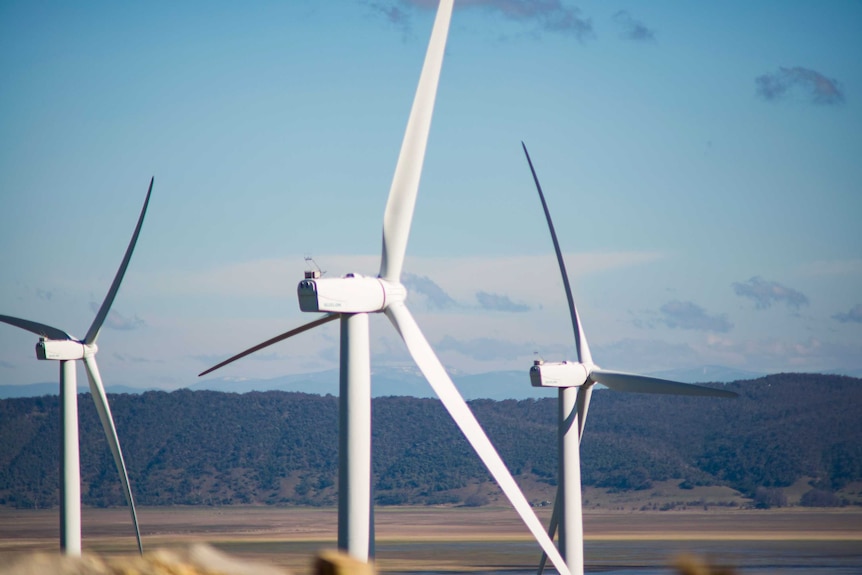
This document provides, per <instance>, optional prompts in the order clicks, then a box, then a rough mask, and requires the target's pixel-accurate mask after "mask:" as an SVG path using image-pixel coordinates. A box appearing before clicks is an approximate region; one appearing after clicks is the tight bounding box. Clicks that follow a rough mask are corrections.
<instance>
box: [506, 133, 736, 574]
mask: <svg viewBox="0 0 862 575" xmlns="http://www.w3.org/2000/svg"><path fill="white" fill-rule="evenodd" d="M521 146H522V147H523V148H524V155H526V157H527V163H528V164H529V165H530V172H531V173H532V174H533V181H534V182H535V183H536V190H538V192H539V199H540V200H541V201H542V209H543V210H544V211H545V219H546V220H547V221H548V229H549V230H550V232H551V240H552V241H553V243H554V251H555V252H556V254H557V263H558V264H559V266H560V274H561V275H562V277H563V286H564V287H565V290H566V299H567V300H568V304H569V314H570V315H571V319H572V329H573V331H574V335H575V349H576V351H577V357H578V361H576V362H571V361H563V362H544V361H541V360H537V361H535V362H534V364H533V366H532V367H531V368H530V382H531V383H532V385H533V386H534V387H556V388H558V400H557V417H558V421H559V429H558V434H559V437H558V440H559V458H560V462H559V471H558V473H559V478H558V481H557V497H556V500H555V502H554V511H553V513H552V515H551V524H550V527H549V529H548V535H549V536H550V537H552V538H553V536H554V532H555V531H556V530H557V526H558V524H559V529H560V535H559V538H558V547H559V550H560V554H561V555H562V556H563V558H564V559H565V561H566V563H567V565H568V566H569V569H570V570H571V572H572V574H573V575H583V572H584V525H583V514H582V509H581V455H580V440H581V437H582V435H583V432H584V424H585V423H586V420H587V410H588V409H589V407H590V396H591V395H592V392H593V386H594V385H595V384H597V383H600V384H602V385H604V386H606V387H608V388H610V389H613V390H616V391H629V392H636V393H662V394H672V395H699V396H711V397H737V394H736V393H733V392H732V391H725V390H721V389H713V388H711V387H704V386H700V385H691V384H687V383H679V382H676V381H669V380H666V379H658V378H655V377H647V376H644V375H636V374H632V373H624V372H620V371H610V370H605V369H601V368H599V366H597V365H596V364H595V363H593V358H592V355H591V354H590V346H589V345H588V344H587V338H586V336H585V335H584V330H583V327H582V325H581V320H580V317H579V316H578V310H577V308H576V307H575V300H574V298H573V296H572V287H571V285H569V275H568V273H567V272H566V264H565V261H563V254H562V251H560V243H559V241H557V233H556V231H555V230H554V222H553V221H551V212H550V211H549V210H548V204H547V202H545V195H544V194H543V193H542V186H541V185H540V184H539V178H538V177H537V176H536V170H535V169H534V168H533V162H532V160H531V159H530V153H529V152H527V146H526V145H525V144H524V143H523V142H521ZM546 559H547V558H546V557H545V556H544V555H543V556H542V560H541V562H540V564H539V569H538V573H539V575H541V573H542V571H543V570H544V568H545V562H546Z"/></svg>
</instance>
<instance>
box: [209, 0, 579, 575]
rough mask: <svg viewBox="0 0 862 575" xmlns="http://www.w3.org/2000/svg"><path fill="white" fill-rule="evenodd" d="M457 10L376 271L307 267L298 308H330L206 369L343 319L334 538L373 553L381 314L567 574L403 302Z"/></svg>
mask: <svg viewBox="0 0 862 575" xmlns="http://www.w3.org/2000/svg"><path fill="white" fill-rule="evenodd" d="M451 15H452V0H441V2H440V4H439V7H438V9H437V16H436V18H435V21H434V27H433V29H432V32H431V40H430V43H429V45H428V51H427V53H426V56H425V63H424V65H423V68H422V74H421V76H420V78H419V85H418V87H417V89H416V95H415V98H414V100H413V107H412V109H411V111H410V117H409V120H408V122H407V129H406V131H405V134H404V140H403V141H402V144H401V152H400V153H399V156H398V163H397V165H396V168H395V175H394V177H393V180H392V187H391V188H390V190H389V198H388V201H387V203H386V210H385V212H384V215H383V249H382V256H381V262H380V271H379V274H378V275H377V277H366V276H361V275H359V274H347V275H346V276H344V277H342V278H321V277H319V274H318V273H315V272H307V273H306V277H305V279H304V280H302V281H301V282H300V283H299V286H298V288H297V292H298V297H299V307H300V309H301V310H302V311H306V312H326V314H327V315H324V316H322V317H320V318H318V319H316V320H314V321H312V322H310V323H307V324H305V325H303V326H301V327H298V328H296V329H293V330H290V331H288V332H286V333H283V334H281V335H279V336H276V337H274V338H272V339H270V340H267V341H265V342H263V343H261V344H259V345H256V346H254V347H252V348H250V349H248V350H246V351H244V352H242V353H240V354H238V355H236V356H234V357H232V358H230V359H228V360H226V361H224V362H222V363H220V364H219V365H217V366H215V367H213V368H210V369H208V370H207V371H205V372H203V373H201V375H204V374H207V373H210V372H212V371H213V370H215V369H218V368H219V367H222V366H223V365H226V364H228V363H230V362H232V361H235V360H237V359H239V358H241V357H244V356H246V355H248V354H250V353H253V352H255V351H257V350H260V349H263V348H265V347H267V346H270V345H272V344H274V343H276V342H279V341H282V340H284V339H287V338H289V337H292V336H294V335H296V334H299V333H302V332H304V331H306V330H308V329H311V328H313V327H316V326H319V325H322V324H324V323H327V322H330V321H334V320H335V319H339V320H340V324H341V360H340V361H341V368H340V377H339V471H338V473H339V477H338V481H339V483H338V491H339V496H338V497H339V499H338V547H339V548H340V549H343V550H346V551H347V552H348V553H349V554H350V555H351V556H353V557H354V558H356V559H359V560H361V561H367V560H368V556H369V547H370V545H372V544H373V541H372V540H371V537H370V530H371V529H370V527H371V369H370V353H369V332H368V314H370V313H380V312H382V313H384V314H385V315H386V317H388V318H389V321H390V322H391V323H392V325H393V326H394V327H395V329H396V330H397V331H398V333H399V335H400V336H401V338H402V339H403V340H404V343H405V344H406V345H407V349H408V351H409V353H410V355H411V356H412V358H413V360H414V361H415V362H416V365H417V366H418V367H419V369H420V371H422V374H423V375H424V376H425V378H426V379H427V380H428V382H429V383H430V384H431V387H432V388H433V389H434V391H435V393H436V394H437V396H438V397H439V398H440V401H441V402H442V404H443V406H444V407H445V408H446V409H447V411H448V412H449V414H450V415H451V416H452V418H453V419H454V420H455V423H456V424H457V425H458V427H459V428H460V429H461V431H462V432H463V433H464V435H465V436H466V438H467V440H468V441H469V442H470V444H471V445H472V446H473V449H475V451H476V453H477V454H478V455H479V457H480V458H481V459H482V462H483V463H484V464H485V466H486V467H487V468H488V470H489V471H490V472H491V475H492V476H493V477H494V479H495V480H496V481H497V484H498V485H499V486H500V488H501V489H502V491H503V492H504V493H505V494H506V496H507V497H508V498H509V500H510V501H511V502H512V504H513V506H514V507H515V509H516V510H517V511H518V513H519V515H520V516H521V519H522V520H523V521H524V523H525V524H526V525H527V527H528V528H529V529H530V531H531V532H532V533H533V536H534V537H535V538H536V539H537V541H538V542H539V543H540V545H541V546H542V548H543V549H544V551H545V552H546V553H547V554H548V556H549V557H550V558H551V560H552V561H553V563H554V565H555V566H556V567H557V570H558V571H559V572H560V573H561V575H569V571H568V569H567V568H566V565H565V563H564V562H563V560H562V558H561V557H560V554H559V553H558V551H557V549H556V548H555V547H554V544H553V541H552V540H551V538H550V537H548V535H547V533H545V531H544V529H543V527H542V525H541V523H540V522H539V520H538V518H537V517H536V515H535V514H534V513H533V510H532V508H531V507H530V504H529V503H528V502H527V499H526V498H525V497H524V495H523V493H521V490H520V489H519V488H518V485H517V483H515V480H514V479H513V478H512V475H511V474H510V473H509V470H508V469H507V468H506V465H505V464H504V463H503V460H502V459H501V458H500V456H499V455H498V454H497V451H496V450H495V449H494V446H493V445H492V444H491V442H490V440H489V439H488V437H487V436H486V435H485V432H484V431H483V430H482V428H481V427H480V425H479V423H478V421H477V420H476V418H475V416H474V415H473V412H471V411H470V408H469V407H468V406H467V403H466V402H465V401H464V399H463V398H462V397H461V395H460V394H459V393H458V390H457V388H456V387H455V385H454V384H453V383H452V380H451V379H450V377H449V375H448V374H447V373H446V370H445V369H444V367H443V365H442V364H441V363H440V360H439V359H438V358H437V356H436V355H435V353H434V351H433V350H432V349H431V346H430V345H429V344H428V341H427V340H426V339H425V336H424V335H423V334H422V332H421V330H420V329H419V326H418V325H417V324H416V321H415V320H414V319H413V315H412V314H411V313H410V311H409V310H408V309H407V306H406V305H405V303H404V301H405V299H406V297H407V290H406V288H405V287H404V285H403V284H402V283H401V270H402V266H403V263H404V254H405V251H406V249H407V239H408V236H409V233H410V224H411V221H412V218H413V208H414V205H415V202H416V194H417V192H418V188H419V178H420V175H421V172H422V163H423V160H424V157H425V146H426V143H427V140H428V132H429V130H430V126H431V115H432V112H433V109H434V99H435V96H436V92H437V83H438V79H439V76H440V68H441V66H442V63H443V53H444V50H445V46H446V36H447V34H448V30H449V21H450V19H451Z"/></svg>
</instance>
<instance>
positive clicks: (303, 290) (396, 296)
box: [296, 274, 407, 313]
mask: <svg viewBox="0 0 862 575" xmlns="http://www.w3.org/2000/svg"><path fill="white" fill-rule="evenodd" d="M315 275H316V274H315ZM296 292H297V296H298V297H299V309H301V310H302V311H308V312H330V313H373V312H379V311H383V310H384V309H386V307H387V306H389V305H391V304H393V303H395V302H402V301H404V300H405V299H406V297H407V290H406V289H405V288H404V286H403V285H402V284H400V283H395V282H389V281H386V280H384V279H382V278H373V277H367V276H362V275H359V274H347V275H345V276H344V277H341V278H319V277H313V276H312V277H310V278H309V277H306V279H304V280H302V281H301V282H299V286H297V288H296Z"/></svg>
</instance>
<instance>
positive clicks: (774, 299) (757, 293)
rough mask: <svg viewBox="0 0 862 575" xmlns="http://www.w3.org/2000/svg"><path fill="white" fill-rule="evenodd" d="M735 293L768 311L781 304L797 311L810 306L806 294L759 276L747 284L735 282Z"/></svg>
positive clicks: (758, 307)
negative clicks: (775, 304) (771, 307)
mask: <svg viewBox="0 0 862 575" xmlns="http://www.w3.org/2000/svg"><path fill="white" fill-rule="evenodd" d="M733 291H734V293H736V295H738V296H740V297H745V298H748V299H750V300H752V301H754V307H756V308H757V309H767V308H768V307H770V306H772V304H773V303H781V302H783V303H785V304H787V307H792V308H793V309H797V310H798V309H799V308H800V307H802V306H804V305H808V297H807V296H806V295H805V294H804V293H802V292H800V291H797V290H795V289H793V288H789V287H786V286H783V285H781V284H780V283H778V282H774V281H767V280H765V279H763V278H761V277H758V276H755V277H753V278H751V279H750V280H748V281H747V282H745V283H739V282H735V283H734V284H733Z"/></svg>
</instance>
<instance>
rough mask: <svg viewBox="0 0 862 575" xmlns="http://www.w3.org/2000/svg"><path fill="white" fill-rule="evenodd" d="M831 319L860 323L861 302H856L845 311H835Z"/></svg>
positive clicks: (861, 321) (861, 315) (861, 319)
mask: <svg viewBox="0 0 862 575" xmlns="http://www.w3.org/2000/svg"><path fill="white" fill-rule="evenodd" d="M832 319H834V320H838V321H840V322H841V323H851V322H852V323H862V304H856V305H855V306H853V307H852V308H850V311H848V312H847V313H836V314H835V315H833V316H832Z"/></svg>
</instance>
